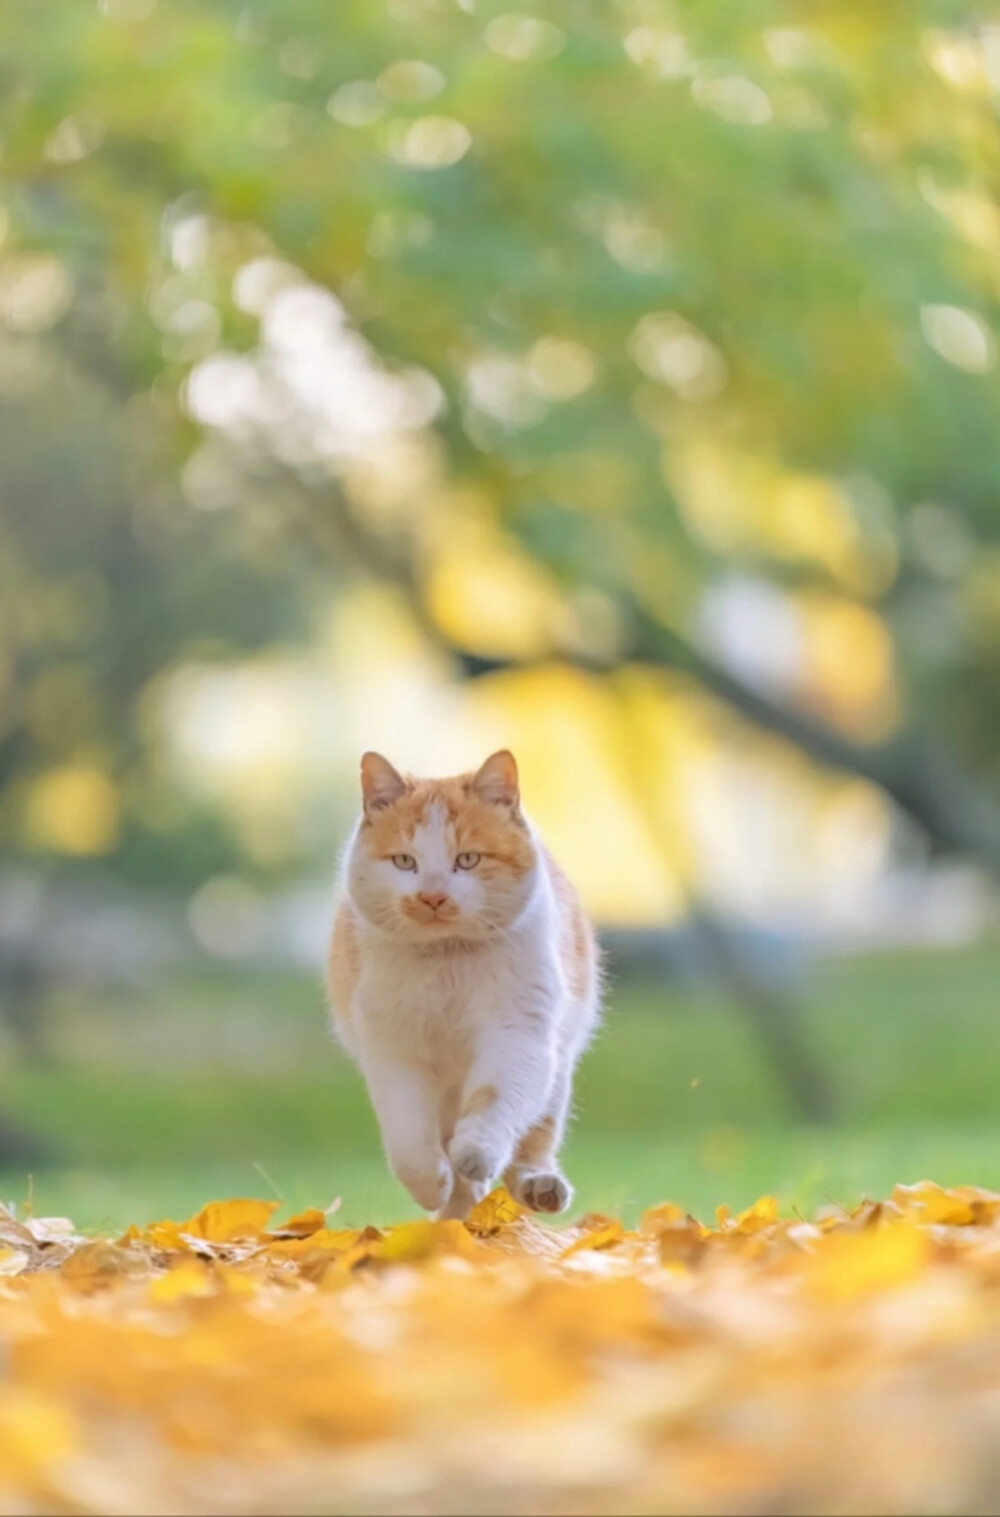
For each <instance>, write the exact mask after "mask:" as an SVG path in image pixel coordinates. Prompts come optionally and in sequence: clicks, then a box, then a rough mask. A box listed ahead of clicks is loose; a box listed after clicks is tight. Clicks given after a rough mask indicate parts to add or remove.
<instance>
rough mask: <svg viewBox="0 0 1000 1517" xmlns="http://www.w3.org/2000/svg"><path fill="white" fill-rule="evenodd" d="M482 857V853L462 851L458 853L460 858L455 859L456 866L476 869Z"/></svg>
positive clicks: (457, 867)
mask: <svg viewBox="0 0 1000 1517" xmlns="http://www.w3.org/2000/svg"><path fill="white" fill-rule="evenodd" d="M481 858H482V854H481V853H460V854H459V855H458V858H457V859H456V860H455V868H456V869H475V867H476V865H477V864H478V863H479V860H480V859H481Z"/></svg>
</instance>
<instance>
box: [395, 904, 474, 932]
mask: <svg viewBox="0 0 1000 1517" xmlns="http://www.w3.org/2000/svg"><path fill="white" fill-rule="evenodd" d="M403 915H404V916H405V917H406V920H407V921H408V922H412V923H413V924H414V926H416V927H422V928H424V929H426V930H428V931H430V932H441V931H442V930H446V929H448V928H454V927H455V925H456V924H457V922H458V920H459V916H460V913H459V910H458V907H457V906H452V905H449V906H439V907H437V909H436V910H435V909H433V908H431V907H429V906H424V905H422V904H420V903H419V902H418V903H411V902H409V901H404V902H403Z"/></svg>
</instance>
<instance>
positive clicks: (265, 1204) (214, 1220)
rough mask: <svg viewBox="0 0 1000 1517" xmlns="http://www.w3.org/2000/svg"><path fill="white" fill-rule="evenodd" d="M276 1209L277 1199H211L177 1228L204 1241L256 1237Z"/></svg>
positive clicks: (211, 1241) (216, 1241) (218, 1241)
mask: <svg viewBox="0 0 1000 1517" xmlns="http://www.w3.org/2000/svg"><path fill="white" fill-rule="evenodd" d="M277 1209H278V1202H277V1201H244V1200H239V1201H210V1202H209V1203H208V1205H207V1206H203V1207H202V1209H201V1211H200V1212H197V1213H196V1214H195V1216H193V1217H192V1218H191V1219H190V1221H188V1222H183V1223H181V1226H180V1229H179V1230H180V1232H182V1233H186V1234H187V1235H188V1236H189V1237H192V1238H204V1239H205V1241H206V1242H207V1243H235V1242H237V1241H238V1240H240V1239H245V1238H259V1237H260V1235H261V1233H262V1232H263V1231H264V1229H265V1228H266V1227H267V1224H268V1222H269V1221H270V1220H271V1214H272V1212H275V1211H277Z"/></svg>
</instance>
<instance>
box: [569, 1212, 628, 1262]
mask: <svg viewBox="0 0 1000 1517" xmlns="http://www.w3.org/2000/svg"><path fill="white" fill-rule="evenodd" d="M623 1237H624V1230H623V1228H622V1225H621V1223H620V1222H615V1221H610V1220H609V1221H608V1222H606V1223H605V1225H604V1226H603V1227H595V1228H593V1229H592V1230H591V1231H589V1232H585V1233H584V1234H583V1236H582V1237H580V1238H576V1239H574V1241H573V1242H572V1243H571V1244H570V1246H569V1248H565V1249H563V1252H562V1255H561V1257H562V1258H563V1259H568V1258H569V1257H570V1255H571V1254H579V1253H582V1252H583V1251H584V1250H585V1249H590V1248H594V1249H597V1248H613V1247H614V1245H615V1244H616V1243H620V1242H621V1241H622V1238H623Z"/></svg>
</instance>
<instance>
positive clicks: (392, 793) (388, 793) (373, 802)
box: [361, 753, 407, 816]
mask: <svg viewBox="0 0 1000 1517" xmlns="http://www.w3.org/2000/svg"><path fill="white" fill-rule="evenodd" d="M406 789H407V785H406V781H405V780H404V779H403V776H402V775H401V774H399V773H398V772H397V771H396V770H395V769H394V768H393V767H392V765H391V764H390V763H389V760H388V759H384V758H383V757H382V755H381V753H366V754H364V755H363V757H362V759H361V795H362V797H363V799H364V805H365V815H366V816H370V814H371V813H372V812H373V811H381V810H382V809H383V807H385V806H391V805H392V804H393V802H394V801H398V800H399V798H400V796H403V795H405V794H406Z"/></svg>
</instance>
